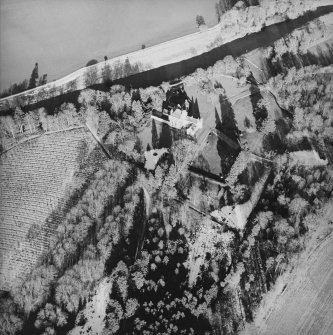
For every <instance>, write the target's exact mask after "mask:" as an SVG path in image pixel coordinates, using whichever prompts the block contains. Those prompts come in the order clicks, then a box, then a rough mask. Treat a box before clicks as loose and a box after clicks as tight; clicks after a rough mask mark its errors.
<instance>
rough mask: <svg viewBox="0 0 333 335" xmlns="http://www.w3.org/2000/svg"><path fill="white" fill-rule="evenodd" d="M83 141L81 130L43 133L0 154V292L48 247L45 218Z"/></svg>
mask: <svg viewBox="0 0 333 335" xmlns="http://www.w3.org/2000/svg"><path fill="white" fill-rule="evenodd" d="M89 138H90V137H89V135H88V134H87V132H86V131H85V130H72V131H68V132H66V133H64V132H61V133H54V134H50V135H44V136H41V137H39V138H37V139H35V140H32V141H29V142H26V143H23V144H21V145H19V146H17V147H15V148H14V149H12V150H10V151H9V152H7V153H6V154H4V155H2V156H1V158H0V236H1V238H0V250H1V253H0V278H1V281H0V289H5V290H6V289H10V283H12V282H14V279H15V278H16V277H18V276H22V275H23V274H25V273H27V272H28V271H29V270H30V269H31V267H32V266H34V265H35V264H36V262H37V260H38V257H39V256H40V255H41V254H42V253H43V252H44V251H45V250H46V248H47V247H48V240H49V238H50V236H51V235H52V234H53V232H54V229H55V223H54V221H53V223H52V224H49V223H47V218H48V217H49V216H50V214H51V213H52V212H54V211H55V210H56V209H57V208H59V206H61V205H62V204H63V203H64V199H65V197H66V195H67V194H68V186H69V185H70V184H71V182H72V180H73V176H74V173H75V172H76V171H77V170H78V169H79V166H80V163H81V158H82V157H81V154H80V153H81V149H82V146H83V145H84V144H85V143H86V142H87V140H88V139H89ZM59 219H60V218H59Z"/></svg>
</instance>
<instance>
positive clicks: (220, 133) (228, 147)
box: [215, 94, 240, 176]
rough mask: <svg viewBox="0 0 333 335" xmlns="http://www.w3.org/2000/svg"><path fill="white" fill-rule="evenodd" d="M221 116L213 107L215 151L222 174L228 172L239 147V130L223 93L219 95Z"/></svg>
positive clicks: (230, 106) (229, 104)
mask: <svg viewBox="0 0 333 335" xmlns="http://www.w3.org/2000/svg"><path fill="white" fill-rule="evenodd" d="M219 100H220V106H221V116H222V118H220V115H219V113H218V111H217V109H216V108H215V128H216V135H217V137H218V139H217V145H216V146H217V152H218V155H219V156H220V159H221V171H222V175H223V176H225V175H227V174H228V172H229V170H230V168H231V166H232V164H233V163H234V161H235V159H236V157H237V155H238V153H239V152H240V147H239V144H238V139H239V132H238V128H237V126H236V122H235V116H234V111H233V108H232V105H231V103H230V102H229V100H228V99H227V97H226V95H225V94H220V95H219Z"/></svg>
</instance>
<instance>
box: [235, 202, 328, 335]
mask: <svg viewBox="0 0 333 335" xmlns="http://www.w3.org/2000/svg"><path fill="white" fill-rule="evenodd" d="M332 204H333V203H332V201H330V203H328V204H327V205H326V207H325V211H324V214H323V216H322V218H321V219H320V220H319V221H318V222H317V224H319V227H317V228H316V230H315V231H312V232H311V237H310V238H309V241H307V242H306V244H307V247H306V250H305V251H303V252H302V253H301V255H300V256H299V257H298V259H295V260H294V262H293V263H292V264H294V265H293V267H292V268H291V269H290V270H289V272H286V273H284V274H283V275H282V276H281V277H280V278H279V279H278V280H277V282H276V284H275V286H274V287H273V289H272V291H271V292H269V293H267V294H266V296H265V297H264V299H263V302H262V304H261V306H260V308H259V310H258V311H257V314H256V317H255V320H254V323H251V324H247V325H246V328H245V330H244V331H242V332H241V335H285V334H293V335H329V334H332V329H333V319H332V315H333V268H332V264H333V234H332V231H333V228H332V225H331V224H330V223H329V222H330V220H331V218H332V214H333V206H332ZM313 224H314V225H316V223H315V222H314V223H313Z"/></svg>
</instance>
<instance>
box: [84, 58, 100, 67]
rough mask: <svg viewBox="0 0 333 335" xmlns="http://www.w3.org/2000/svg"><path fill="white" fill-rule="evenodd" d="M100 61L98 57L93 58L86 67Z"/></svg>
mask: <svg viewBox="0 0 333 335" xmlns="http://www.w3.org/2000/svg"><path fill="white" fill-rule="evenodd" d="M97 63H98V60H97V59H91V60H90V61H89V62H88V63H87V64H86V67H88V66H91V65H95V64H97Z"/></svg>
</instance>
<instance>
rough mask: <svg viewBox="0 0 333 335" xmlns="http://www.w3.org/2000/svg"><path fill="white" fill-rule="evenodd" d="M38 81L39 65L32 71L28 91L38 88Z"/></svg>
mask: <svg viewBox="0 0 333 335" xmlns="http://www.w3.org/2000/svg"><path fill="white" fill-rule="evenodd" d="M37 80H38V63H36V64H35V67H34V69H33V70H32V73H31V77H30V80H29V86H28V89H31V88H35V87H36V86H37Z"/></svg>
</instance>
